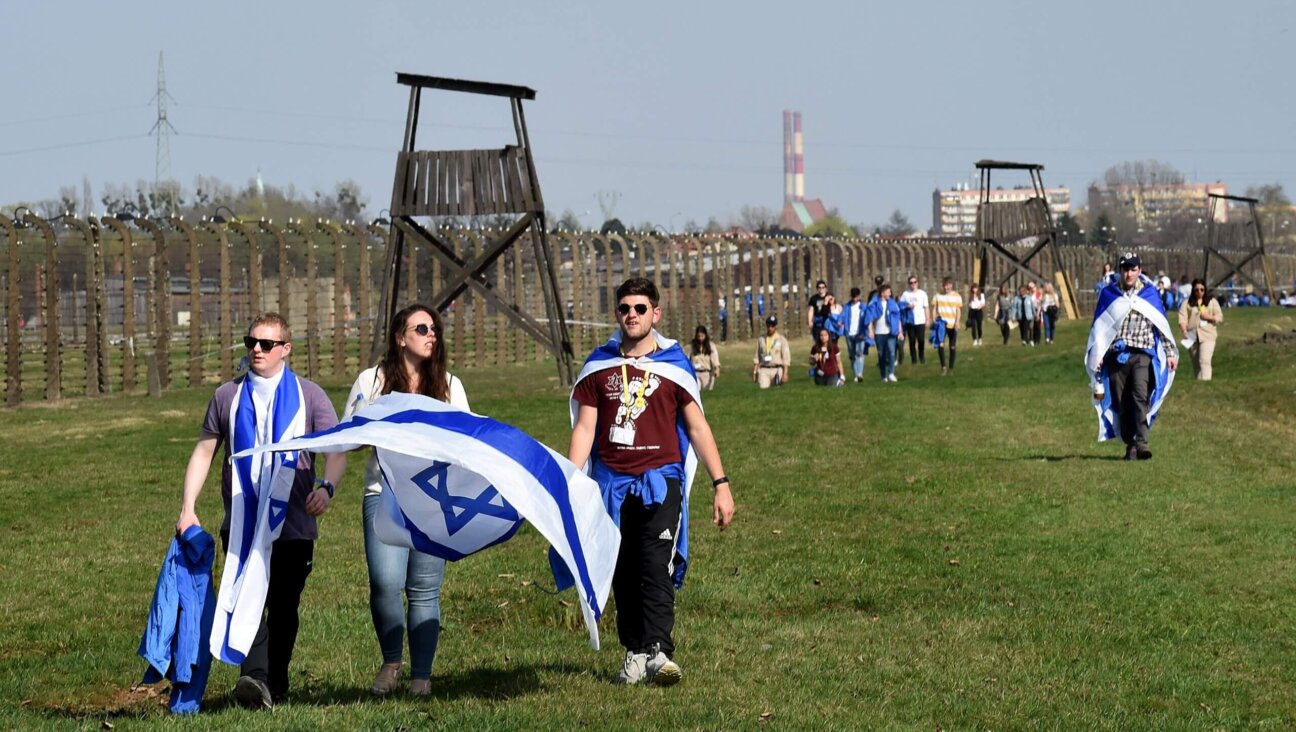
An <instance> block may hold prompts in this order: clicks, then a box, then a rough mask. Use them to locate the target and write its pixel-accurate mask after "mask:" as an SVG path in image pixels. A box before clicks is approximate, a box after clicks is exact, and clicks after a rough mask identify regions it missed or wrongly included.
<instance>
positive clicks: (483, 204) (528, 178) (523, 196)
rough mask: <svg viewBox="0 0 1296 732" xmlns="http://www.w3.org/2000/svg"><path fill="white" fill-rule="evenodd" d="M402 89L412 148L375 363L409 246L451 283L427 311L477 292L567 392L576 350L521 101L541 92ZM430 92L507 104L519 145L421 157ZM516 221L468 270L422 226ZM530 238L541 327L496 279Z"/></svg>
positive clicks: (397, 205) (401, 188)
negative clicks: (422, 248)
mask: <svg viewBox="0 0 1296 732" xmlns="http://www.w3.org/2000/svg"><path fill="white" fill-rule="evenodd" d="M396 81H397V83H400V84H404V85H405V86H408V87H409V88H410V96H409V111H408V113H407V115H406V117H405V139H404V142H403V143H402V144H401V151H400V153H399V155H397V157H396V179H395V182H394V183H393V184H392V198H391V218H392V229H393V231H392V237H391V241H392V245H391V250H390V251H389V252H388V257H387V262H386V270H385V271H384V273H383V293H382V310H381V312H380V314H379V317H380V319H381V322H380V323H379V324H378V326H379V327H378V328H377V329H376V331H375V332H376V334H377V335H376V337H375V341H374V352H375V355H377V354H380V353H381V349H382V343H383V341H382V339H383V334H385V333H386V331H387V324H388V323H390V322H391V320H392V318H393V317H394V316H395V314H396V311H397V310H398V309H399V307H398V293H399V292H400V285H401V283H400V279H401V266H400V265H401V262H402V261H403V258H404V256H405V253H406V246H407V245H406V240H407V239H413V240H414V241H417V242H421V243H423V244H426V245H427V247H428V249H429V251H431V252H432V254H433V256H435V257H437V258H438V259H439V260H440V261H441V264H442V265H443V267H444V273H445V276H444V279H443V280H442V281H441V282H439V283H436V284H435V285H434V287H439V288H440V289H439V290H437V291H435V292H434V293H433V294H432V297H431V299H430V300H429V301H428V303H427V305H429V306H430V307H432V308H435V309H436V310H438V311H442V310H445V309H446V308H447V307H448V306H449V305H450V304H451V303H452V302H454V300H455V298H457V297H459V295H461V294H462V293H463V292H464V290H466V289H468V288H470V287H471V288H472V289H473V290H474V291H475V292H477V293H478V294H479V295H480V296H482V297H484V298H485V299H486V300H487V301H488V302H490V303H491V304H493V305H494V306H495V308H496V309H497V310H498V311H499V312H500V313H503V314H504V315H506V316H507V317H508V318H509V319H510V320H512V321H513V323H514V324H516V325H517V327H519V328H521V329H522V331H523V332H525V333H526V334H527V335H529V336H531V338H533V339H534V340H535V341H536V342H538V343H540V345H541V346H543V347H544V348H545V349H547V350H548V351H549V352H550V353H552V354H553V356H554V358H555V360H557V362H558V376H559V378H560V379H561V380H562V382H563V383H564V384H570V383H571V381H572V362H573V355H572V348H571V341H570V338H569V336H568V334H567V321H566V319H565V313H564V309H563V307H562V302H563V301H562V298H561V296H560V293H559V291H558V277H557V274H556V266H555V262H554V259H553V253H552V251H551V250H550V248H549V239H548V237H547V235H546V233H545V229H546V226H545V212H544V198H543V197H542V196H541V195H540V181H539V179H538V178H537V177H536V172H535V161H534V160H533V159H532V157H531V141H530V138H529V137H528V136H527V128H526V118H525V116H524V115H523V112H522V100H524V99H528V100H530V99H535V95H536V93H535V91H534V90H533V89H528V88H527V87H524V86H513V85H509V84H494V83H490V82H483V81H464V80H462V79H446V78H442V77H437V76H421V75H418V74H402V73H398V74H396ZM424 89H437V90H442V91H454V92H465V93H468V94H485V95H490V96H498V97H507V98H508V99H509V103H510V105H511V107H512V111H513V129H514V131H515V132H516V134H517V144H516V145H508V146H506V147H504V148H503V149H502V150H493V149H491V150H419V149H418V148H417V147H416V145H415V134H416V132H417V130H418V118H419V106H420V103H421V102H422V95H423V90H424ZM499 214H517V215H519V218H518V219H517V220H516V221H514V223H513V224H512V226H510V227H509V228H508V229H507V230H506V231H504V233H503V234H501V235H500V236H499V238H498V239H495V240H494V241H491V242H488V243H487V245H486V246H485V247H484V248H483V249H482V252H481V254H480V255H478V256H476V257H474V258H472V259H471V260H465V259H463V258H462V257H460V256H459V255H458V254H456V253H455V249H454V247H453V246H451V245H450V243H449V242H447V241H446V240H444V239H443V238H441V237H439V236H437V234H435V233H434V232H433V231H432V229H433V228H434V227H430V226H425V225H424V224H421V223H419V221H418V218H419V217H429V218H431V217H438V216H455V217H470V216H494V215H499ZM527 234H529V235H530V237H529V238H530V241H531V244H532V253H533V256H534V259H535V265H536V269H537V270H538V274H539V282H540V288H541V290H542V291H543V294H544V303H545V313H544V315H545V317H544V319H543V321H542V320H540V319H537V318H535V317H533V316H532V315H531V314H530V313H529V312H527V311H526V310H525V309H523V308H521V307H519V306H518V304H517V303H514V302H511V301H510V299H509V296H508V293H507V291H505V290H503V289H502V288H497V283H495V282H493V281H492V280H491V278H490V276H489V272H490V268H491V267H492V265H493V264H494V263H495V261H496V260H497V259H499V257H500V256H501V255H503V254H504V253H505V252H507V251H508V250H509V248H510V247H512V246H513V245H514V244H515V243H517V242H518V240H519V239H521V238H522V237H523V236H524V235H527Z"/></svg>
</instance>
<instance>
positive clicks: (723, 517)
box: [711, 483, 734, 531]
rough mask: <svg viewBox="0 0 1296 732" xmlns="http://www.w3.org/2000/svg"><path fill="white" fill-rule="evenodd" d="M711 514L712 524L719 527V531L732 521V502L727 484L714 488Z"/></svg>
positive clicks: (731, 495) (731, 494)
mask: <svg viewBox="0 0 1296 732" xmlns="http://www.w3.org/2000/svg"><path fill="white" fill-rule="evenodd" d="M711 514H712V519H711V520H712V523H714V524H715V525H716V526H719V527H720V530H721V531H724V528H725V527H726V526H728V525H729V524H730V522H732V521H733V515H734V500H733V493H731V492H730V491H729V484H728V483H721V484H720V485H719V486H717V487H716V490H715V497H714V498H713V499H711Z"/></svg>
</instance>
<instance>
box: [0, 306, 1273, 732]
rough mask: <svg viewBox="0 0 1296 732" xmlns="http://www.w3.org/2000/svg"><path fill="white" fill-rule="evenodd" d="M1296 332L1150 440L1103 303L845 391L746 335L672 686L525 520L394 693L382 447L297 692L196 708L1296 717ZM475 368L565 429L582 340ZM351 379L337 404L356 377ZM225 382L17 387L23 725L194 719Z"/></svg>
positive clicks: (5, 490) (16, 546)
mask: <svg viewBox="0 0 1296 732" xmlns="http://www.w3.org/2000/svg"><path fill="white" fill-rule="evenodd" d="M1293 329H1296V315H1293V313H1292V311H1278V310H1268V311H1261V310H1254V311H1231V312H1229V313H1228V322H1227V323H1226V324H1225V326H1224V327H1223V328H1222V334H1223V335H1222V341H1221V344H1220V347H1219V349H1218V351H1217V354H1216V358H1215V369H1216V380H1215V381H1213V382H1209V383H1199V382H1194V381H1193V380H1192V378H1191V369H1190V368H1186V369H1185V370H1181V372H1180V378H1179V380H1178V381H1176V383H1175V387H1174V390H1173V392H1172V393H1171V395H1170V397H1169V399H1168V401H1167V403H1166V407H1165V408H1164V410H1163V411H1162V417H1161V421H1160V422H1159V423H1158V424H1157V426H1156V427H1155V428H1154V429H1153V431H1152V449H1153V451H1154V453H1155V458H1154V459H1153V460H1151V461H1148V462H1139V463H1126V462H1123V461H1120V460H1118V458H1119V457H1120V455H1121V453H1122V450H1121V447H1120V446H1119V445H1114V444H1111V443H1106V444H1099V443H1097V442H1095V441H1094V435H1095V432H1096V422H1095V419H1094V413H1093V410H1092V408H1091V407H1090V402H1089V398H1088V395H1087V389H1086V384H1085V381H1084V377H1083V374H1082V369H1081V367H1080V360H1081V351H1082V349H1083V340H1084V338H1085V336H1086V331H1085V327H1084V326H1083V324H1076V323H1064V324H1063V325H1062V326H1061V327H1060V330H1059V337H1058V343H1057V344H1056V345H1054V346H1052V347H1047V346H1041V347H1039V348H1034V349H1026V348H1022V347H1021V346H1019V345H1016V344H1013V345H1011V346H1009V347H1001V346H999V345H997V343H995V342H996V341H997V339H998V337H997V333H996V334H993V335H992V334H990V333H987V335H988V336H989V337H988V338H987V343H989V344H990V345H986V346H984V347H982V348H978V349H973V348H971V347H968V346H966V345H965V346H964V347H963V348H962V349H961V351H960V361H959V367H958V373H957V375H956V376H953V377H949V378H942V377H941V376H940V375H939V368H938V366H936V365H935V359H934V357H929V359H928V361H929V363H928V364H927V365H926V366H925V367H923V366H919V367H914V366H908V365H906V366H902V367H901V369H900V371H899V376H900V379H901V380H900V383H898V384H891V385H883V384H880V383H878V382H877V381H876V378H875V376H874V374H875V371H874V370H873V369H872V359H871V358H870V366H869V368H870V370H869V372H868V373H869V379H868V380H867V381H866V382H865V383H863V384H859V385H855V384H851V385H849V386H848V387H847V388H845V389H822V388H816V387H814V386H813V385H812V384H809V383H808V382H807V380H806V379H805V378H804V377H803V376H802V377H800V378H797V379H794V382H793V383H792V384H790V385H788V386H786V387H784V388H782V389H779V390H773V391H770V392H757V390H756V389H755V386H754V385H753V384H751V383H750V382H749V381H748V380H747V378H746V376H747V374H749V362H750V356H749V355H748V354H749V352H748V349H747V347H746V346H741V347H740V346H733V347H729V348H726V349H725V351H724V352H723V358H724V362H725V364H726V368H725V370H724V372H723V378H722V380H721V381H720V383H719V385H718V387H717V389H716V390H715V391H714V392H713V393H711V394H708V395H707V397H706V407H707V412H708V415H709V416H710V419H711V423H712V426H713V428H714V430H715V432H716V435H717V438H718V441H719V443H720V448H721V453H722V455H723V457H724V460H725V465H726V469H727V472H728V474H729V476H730V477H731V478H732V479H733V485H734V493H735V496H736V498H737V502H738V515H737V517H736V520H735V524H734V526H733V527H732V528H731V529H729V530H727V531H725V532H723V533H721V532H717V531H716V530H715V529H714V527H711V526H709V525H708V524H707V523H706V522H705V520H704V518H705V517H706V516H707V514H708V507H709V504H708V500H707V499H708V497H709V488H708V487H707V486H706V484H705V483H704V482H702V481H699V484H698V487H697V489H696V490H695V491H694V497H695V505H694V511H693V515H694V526H695V527H696V528H695V529H694V536H693V550H692V551H693V563H692V570H691V571H690V574H689V582H688V585H687V586H686V587H685V589H684V591H683V592H682V593H680V595H679V596H678V608H679V618H680V620H679V623H678V625H677V643H678V645H679V652H678V659H679V661H680V662H681V664H682V666H683V669H684V681H683V683H682V684H681V685H679V686H677V687H674V688H670V689H656V688H639V687H635V688H614V687H612V686H611V685H609V683H608V681H609V679H610V677H611V676H612V674H613V673H614V672H615V671H616V669H618V668H619V666H620V661H621V652H620V650H619V649H617V648H616V647H615V645H616V643H615V626H614V624H613V622H612V615H611V613H609V614H608V615H607V616H605V618H604V621H603V625H602V632H603V636H604V639H605V641H606V643H605V648H604V650H603V651H602V652H599V653H594V652H592V651H591V650H590V649H589V646H588V644H587V641H586V636H585V631H584V629H583V628H582V627H581V621H580V617H579V612H578V609H577V608H576V607H575V605H574V599H575V598H574V595H571V594H570V593H569V594H568V595H566V596H551V595H549V594H545V593H544V592H541V591H540V587H543V586H546V585H551V584H552V579H551V578H550V577H548V572H547V566H548V565H547V562H546V559H545V546H544V544H543V542H542V541H541V540H540V539H539V538H538V535H537V534H536V533H535V532H534V531H531V530H530V529H524V530H523V531H522V532H521V533H520V534H519V535H518V537H517V538H515V539H514V540H513V541H511V542H509V543H507V544H504V545H502V546H500V547H497V548H494V549H491V550H489V551H486V552H483V553H482V554H479V555H476V556H473V557H470V558H468V559H467V560H464V561H462V562H459V563H456V564H452V565H451V566H450V568H449V570H448V572H447V576H446V582H445V587H444V589H443V594H442V607H443V614H444V622H445V632H444V633H443V635H442V639H441V646H440V650H439V652H438V657H437V660H436V666H435V668H434V671H433V689H434V693H433V696H432V697H431V698H430V699H427V700H422V701H417V702H416V701H414V700H412V699H410V698H409V697H395V698H390V699H387V700H384V701H375V700H372V699H370V698H369V696H368V693H367V689H368V686H369V683H370V682H371V680H372V677H373V673H374V671H375V670H376V667H377V664H378V663H379V661H380V657H379V654H378V649H377V643H376V641H375V639H374V637H373V631H372V627H371V625H370V621H369V613H368V605H367V585H366V575H365V568H364V561H363V553H362V552H363V550H362V544H361V538H360V496H359V492H358V481H359V477H360V471H361V469H362V462H363V461H362V459H361V458H360V456H358V455H357V456H356V458H355V459H353V461H352V465H351V467H350V469H349V472H348V477H347V480H346V481H345V482H344V484H343V485H342V486H341V488H340V490H339V493H338V497H337V499H336V501H335V502H334V505H333V507H332V509H331V511H330V512H329V514H327V515H326V516H325V517H324V519H323V520H322V522H321V539H320V541H319V542H318V544H317V546H316V562H315V571H314V574H313V576H312V577H311V579H310V581H309V582H308V584H307V587H306V594H305V597H304V599H303V621H302V632H301V636H300V639H299V642H298V645H297V655H296V658H295V660H294V665H293V669H294V670H293V683H294V696H293V700H292V702H291V703H290V704H287V705H284V706H281V707H279V708H277V709H276V710H274V711H273V712H272V713H270V714H256V713H251V712H246V711H243V710H240V709H237V708H235V707H232V706H229V705H228V703H227V702H226V696H225V695H226V691H227V690H228V689H229V688H230V687H231V686H232V685H233V682H234V680H235V678H236V669H234V668H232V667H227V666H221V665H219V664H217V665H216V666H215V668H214V669H213V674H212V681H211V684H210V686H209V688H208V695H207V705H206V711H205V713H204V714H203V715H201V716H200V717H197V718H194V719H188V720H183V722H182V724H183V727H184V728H186V729H209V728H212V729H214V728H220V729H224V728H231V727H234V726H236V725H237V726H239V727H241V728H247V729H312V730H316V729H360V728H364V729H423V728H446V729H449V728H461V729H500V730H503V729H527V728H575V727H589V728H594V729H631V728H648V729H694V728H710V729H729V728H756V729H761V728H770V729H775V728H778V729H880V728H900V729H924V730H935V729H947V730H954V729H994V730H1002V729H1039V728H1049V729H1244V728H1283V729H1287V728H1292V727H1294V726H1296V633H1294V631H1296V627H1294V621H1296V576H1294V575H1296V532H1293V531H1292V524H1293V522H1292V514H1293V512H1292V506H1293V501H1294V500H1296V447H1293V446H1294V445H1296V408H1294V406H1293V405H1294V402H1296V348H1294V347H1293V345H1292V344H1290V343H1288V344H1286V345H1282V344H1275V343H1268V344H1266V343H1260V342H1256V339H1257V337H1258V336H1259V335H1261V334H1262V333H1264V332H1266V331H1270V332H1278V331H1281V332H1291V331H1292V330H1293ZM798 347H799V350H798V353H797V358H798V360H800V358H801V352H803V351H804V350H805V349H806V348H807V347H808V344H807V343H799V344H798ZM1185 356H1186V354H1185ZM1184 365H1185V367H1187V366H1188V364H1187V363H1185V364H1184ZM801 374H804V372H803V371H802V372H801ZM460 375H461V376H462V378H463V380H464V382H465V385H466V387H467V390H468V394H469V397H470V399H471V400H472V403H473V407H474V409H475V410H476V411H478V412H480V413H483V414H488V415H491V416H494V417H496V418H499V419H502V420H504V421H507V422H510V423H512V424H515V425H518V426H519V427H521V428H523V429H525V430H526V431H528V432H530V433H531V434H533V435H535V436H536V437H537V438H539V439H541V440H542V441H544V442H546V443H547V444H549V445H551V446H553V447H555V448H557V449H558V450H559V451H561V452H565V451H566V445H567V437H568V429H567V409H566V393H565V392H564V391H563V390H561V389H560V388H559V387H558V385H557V383H556V381H555V380H554V378H553V373H552V366H549V365H544V364H539V365H522V366H516V367H511V368H506V369H498V370H489V371H488V370H481V371H468V372H463V373H461V374H460ZM326 386H328V387H329V388H330V394H331V395H332V396H333V397H334V398H335V401H336V402H337V403H340V402H341V401H342V399H343V398H344V396H345V389H346V387H347V386H349V384H341V383H333V384H326ZM209 397H210V388H202V389H194V390H182V391H176V392H172V393H170V394H168V395H167V396H165V397H164V398H163V399H161V400H150V399H148V398H147V397H140V396H136V397H120V396H114V397H108V398H104V399H98V400H79V401H78V400H73V401H69V402H66V403H64V404H61V405H58V406H32V407H24V408H21V409H18V410H10V411H0V537H3V539H2V543H0V547H2V550H0V727H2V728H6V729H9V728H14V729H19V728H22V729H27V728H39V727H50V728H95V729H98V728H101V726H103V725H104V723H105V722H107V723H110V724H112V725H115V726H117V727H119V728H129V729H134V728H150V727H163V726H179V721H178V720H173V719H171V718H169V717H168V715H167V714H166V713H165V709H164V707H163V705H162V701H161V698H160V697H159V696H158V695H157V693H156V692H149V691H146V690H133V688H132V687H133V684H134V683H135V682H136V681H137V680H138V679H139V677H140V675H141V674H142V672H143V670H144V664H143V661H141V660H140V659H139V658H138V657H137V656H136V655H135V649H136V647H137V645H138V643H139V637H140V634H141V632H142V630H143V625H144V619H145V617H146V614H147V610H148V604H149V600H150V598H151V596H152V591H153V585H154V582H155V580H156V577H157V570H158V566H159V563H160V561H161V559H162V556H163V554H164V552H165V550H166V546H167V543H168V542H169V540H170V535H171V531H172V527H173V525H174V521H175V516H176V513H177V510H178V507H179V495H180V487H179V485H180V480H181V476H182V473H183V470H184V465H185V461H186V459H187V457H188V454H189V451H190V450H191V449H192V447H193V442H194V439H195V437H196V435H197V428H198V423H199V421H200V419H201V416H202V413H203V410H204V408H205V405H206V402H207V400H208V398H209ZM215 473H216V471H213V478H212V480H211V481H209V483H208V487H207V490H206V491H205V492H204V494H203V496H202V500H201V501H200V504H199V516H200V518H202V519H203V521H204V523H205V524H207V525H208V526H209V527H215V526H217V525H218V522H219V520H220V516H221V509H220V499H219V491H218V490H217V488H216V487H215V485H214V483H215V480H216V479H215V477H214V475H215Z"/></svg>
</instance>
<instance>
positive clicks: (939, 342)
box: [927, 318, 946, 348]
mask: <svg viewBox="0 0 1296 732" xmlns="http://www.w3.org/2000/svg"><path fill="white" fill-rule="evenodd" d="M945 328H946V325H945V319H944V318H936V319H935V320H933V321H932V331H931V335H930V336H928V338H927V340H928V342H930V343H931V344H932V345H933V346H936V347H937V348H940V347H941V346H943V345H945Z"/></svg>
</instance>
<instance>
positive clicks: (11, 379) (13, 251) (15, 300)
mask: <svg viewBox="0 0 1296 732" xmlns="http://www.w3.org/2000/svg"><path fill="white" fill-rule="evenodd" d="M0 229H4V232H5V405H6V406H10V407H16V406H18V404H19V402H21V401H22V329H20V328H19V327H18V320H19V318H21V317H22V289H21V288H20V287H19V273H18V268H19V265H20V264H21V260H20V259H19V257H18V247H20V246H21V245H22V241H21V240H19V238H18V227H16V226H14V225H13V222H11V221H10V220H9V218H8V217H7V216H4V215H0Z"/></svg>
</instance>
